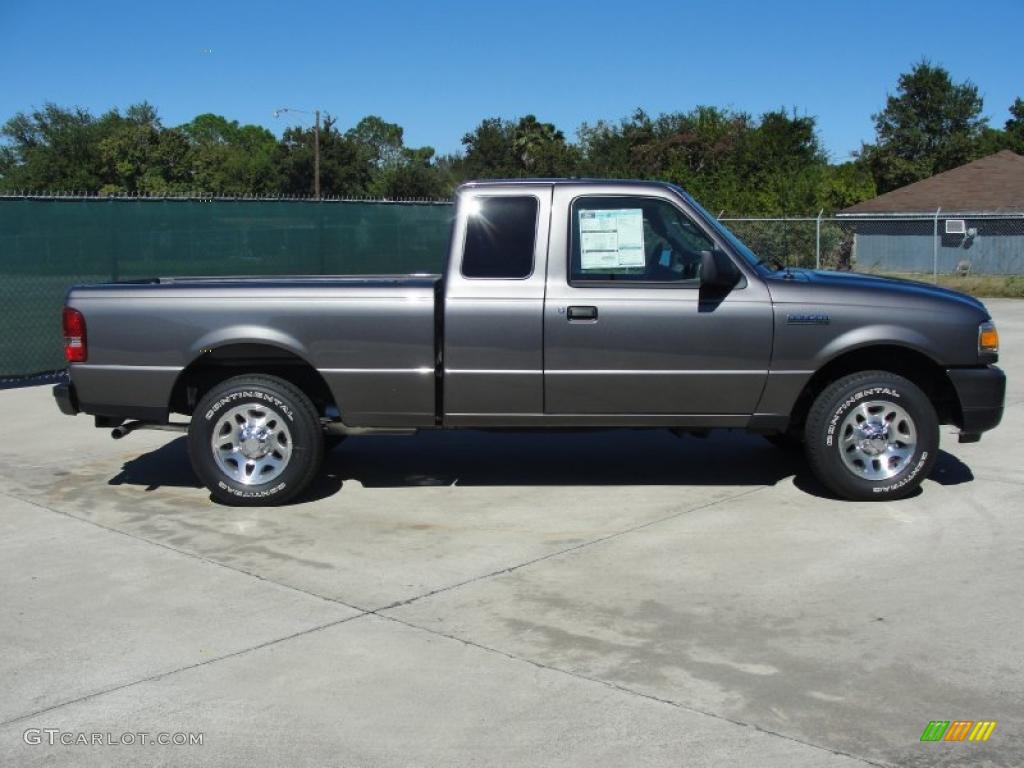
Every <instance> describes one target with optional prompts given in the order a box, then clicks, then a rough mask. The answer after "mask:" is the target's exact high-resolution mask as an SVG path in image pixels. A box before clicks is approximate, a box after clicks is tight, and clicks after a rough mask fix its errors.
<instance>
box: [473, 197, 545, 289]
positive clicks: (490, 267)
mask: <svg viewBox="0 0 1024 768" xmlns="http://www.w3.org/2000/svg"><path fill="white" fill-rule="evenodd" d="M536 233H537V198H536V197H532V196H530V197H525V196H524V197H511V196H501V197H482V196H481V197H476V198H474V199H473V201H472V204H471V208H470V213H469V218H468V220H467V222H466V245H465V248H464V250H463V253H462V274H463V276H464V277H469V278H525V277H529V276H530V274H531V273H532V272H533V250H534V241H535V239H536Z"/></svg>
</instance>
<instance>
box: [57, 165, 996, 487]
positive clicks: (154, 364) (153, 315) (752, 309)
mask: <svg viewBox="0 0 1024 768" xmlns="http://www.w3.org/2000/svg"><path fill="white" fill-rule="evenodd" d="M63 322H64V336H65V356H66V357H67V360H68V362H69V367H70V381H69V382H67V383H63V384H59V385H58V386H57V387H56V388H55V391H54V395H55V397H56V399H57V402H58V405H59V407H60V409H61V411H63V412H64V413H67V414H76V413H79V412H84V413H88V414H92V415H94V416H95V422H96V426H98V427H106V428H112V429H113V434H114V436H115V437H120V436H123V435H125V434H127V433H128V432H130V431H132V430H133V429H137V428H140V427H149V428H164V429H168V428H170V429H182V430H186V429H187V431H188V444H189V453H190V456H191V461H192V465H193V467H194V468H195V471H196V474H197V475H198V476H199V478H200V479H201V480H202V481H203V483H205V484H206V486H207V487H208V488H209V489H210V492H211V494H212V495H213V497H214V498H215V499H217V500H219V501H222V502H226V503H230V504H250V505H251V504H274V503H281V502H284V501H286V500H289V499H291V498H293V497H294V496H295V495H296V494H298V493H300V492H301V491H302V490H303V488H304V487H306V485H307V484H308V483H309V482H310V481H311V480H312V479H313V477H314V476H315V475H316V473H317V471H318V469H319V466H320V463H321V460H322V458H323V454H324V451H325V450H327V449H329V448H330V447H331V446H332V445H333V444H334V443H336V442H337V441H338V440H341V439H343V438H344V437H346V436H349V435H362V434H408V433H410V432H413V431H415V430H419V429H517V430H521V429H593V428H656V427H657V428H668V429H671V430H673V431H675V432H677V433H679V434H684V433H697V434H703V433H704V432H706V431H707V430H708V429H711V428H728V429H745V430H749V431H752V432H757V433H760V434H763V435H765V436H766V437H767V438H768V439H770V440H772V441H773V442H776V443H779V444H786V445H798V444H803V447H804V449H805V451H806V453H807V457H808V460H809V462H810V465H811V468H812V470H813V471H814V473H815V475H816V476H817V477H818V478H819V479H820V480H821V482H822V483H824V485H826V486H827V487H828V488H829V489H830V490H831V491H832V492H834V493H836V494H837V495H839V496H841V497H845V498H851V499H893V498H899V497H902V496H906V495H907V494H908V493H910V492H912V491H914V490H915V489H916V488H917V487H918V486H919V485H920V484H921V482H922V480H923V479H924V478H925V477H927V475H928V473H929V471H930V468H931V466H932V463H933V462H934V461H935V458H936V454H937V451H938V447H939V424H949V423H951V424H955V425H956V426H957V427H959V429H960V440H961V441H964V442H971V441H975V440H978V439H979V437H980V435H981V433H982V432H983V431H985V430H988V429H992V428H993V427H995V426H996V425H997V424H998V423H999V420H1000V418H1001V417H1002V412H1003V398H1004V391H1005V385H1006V382H1005V378H1004V375H1003V373H1002V371H1001V370H1000V369H999V368H997V367H995V366H994V365H993V363H995V362H996V361H997V356H998V335H997V333H996V329H995V326H994V325H993V323H992V320H991V317H990V316H989V313H988V312H987V311H986V309H985V306H984V305H983V304H982V303H981V302H979V301H977V300H975V299H973V298H970V297H968V296H965V295H962V294H959V293H956V292H954V291H949V290H944V289H940V288H937V287H934V286H931V285H926V284H922V283H914V282H907V281H900V280H893V279H886V278H882V277H869V276H864V275H856V274H849V273H839V272H820V271H819V272H815V271H808V270H803V269H786V268H783V267H781V266H773V265H770V264H766V263H765V262H764V261H762V260H759V259H758V257H757V256H756V255H755V254H753V253H752V252H751V251H750V249H748V248H747V247H746V246H745V245H744V244H743V243H742V242H740V241H739V240H738V239H737V238H736V237H735V236H734V235H733V234H732V233H731V232H729V230H727V229H726V228H725V227H723V226H722V225H721V224H720V223H719V222H718V221H717V220H716V219H715V217H713V216H711V215H709V214H708V213H707V212H706V211H705V210H704V209H703V208H701V207H700V205H698V204H697V202H696V201H695V200H694V199H693V198H692V197H690V196H689V195H688V194H686V193H685V192H684V191H683V190H681V189H679V188H678V187H675V186H673V185H670V184H662V183H647V182H628V181H582V180H524V181H507V182H504V181H503V182H476V183H470V184H465V185H463V186H462V187H460V188H459V190H458V191H457V193H456V200H455V217H454V222H453V226H452V234H451V242H450V252H449V256H448V264H447V269H446V273H445V274H444V275H409V276H381V277H289V278H266V277H264V278H259V277H245V278H235V277H219V278H160V279H153V280H148V281H141V282H135V283H113V284H106V285H94V286H87V287H76V288H73V289H72V290H71V291H70V293H69V295H68V298H67V303H66V306H65V307H64V313H63ZM175 413H177V414H183V415H187V416H191V420H190V421H189V422H188V423H185V422H182V423H173V422H171V417H172V414H175Z"/></svg>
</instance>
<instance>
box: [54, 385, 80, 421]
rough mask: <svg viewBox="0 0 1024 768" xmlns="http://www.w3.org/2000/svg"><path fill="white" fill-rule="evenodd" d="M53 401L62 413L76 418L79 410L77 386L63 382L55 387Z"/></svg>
mask: <svg viewBox="0 0 1024 768" xmlns="http://www.w3.org/2000/svg"><path fill="white" fill-rule="evenodd" d="M53 399H54V400H56V401H57V407H58V408H60V412H61V413H63V414H66V415H67V416H74V415H75V414H76V413H78V412H79V410H78V395H77V394H75V385H74V384H72V383H71V382H70V381H62V382H61V383H60V384H56V385H54V387H53Z"/></svg>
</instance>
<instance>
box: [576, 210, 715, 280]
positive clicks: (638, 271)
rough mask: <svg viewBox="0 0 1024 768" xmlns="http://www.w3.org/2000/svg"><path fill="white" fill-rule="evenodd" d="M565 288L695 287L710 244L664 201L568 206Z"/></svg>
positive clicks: (680, 212) (686, 219) (690, 221)
mask: <svg viewBox="0 0 1024 768" xmlns="http://www.w3.org/2000/svg"><path fill="white" fill-rule="evenodd" d="M570 215H571V216H572V222H571V224H572V226H571V230H570V231H571V233H572V234H571V239H572V243H571V246H570V249H569V282H570V283H587V284H592V283H608V284H623V285H629V284H636V283H669V284H678V285H680V286H681V287H682V286H693V287H696V286H697V285H698V284H699V282H700V264H701V252H702V251H709V250H712V249H713V248H714V243H713V242H712V241H711V240H710V239H709V238H708V237H707V235H705V234H704V233H703V232H702V231H701V230H700V228H699V227H698V226H697V225H696V223H695V222H694V221H693V220H692V219H690V217H689V216H687V215H686V214H685V213H683V212H682V211H681V210H679V209H678V208H676V207H675V206H674V205H672V204H671V203H669V202H668V201H665V200H658V199H655V198H636V197H581V198H578V199H577V200H575V201H574V202H573V205H572V210H571V214H570Z"/></svg>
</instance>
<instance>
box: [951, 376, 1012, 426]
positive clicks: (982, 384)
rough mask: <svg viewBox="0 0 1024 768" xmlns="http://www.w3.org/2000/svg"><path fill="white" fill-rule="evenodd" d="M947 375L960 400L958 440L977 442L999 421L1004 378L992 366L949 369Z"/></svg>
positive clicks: (1003, 396) (1001, 409)
mask: <svg viewBox="0 0 1024 768" xmlns="http://www.w3.org/2000/svg"><path fill="white" fill-rule="evenodd" d="M947 373H948V374H949V380H950V381H951V382H953V388H954V389H955V390H956V395H957V398H958V399H959V400H960V414H961V419H960V421H961V423H959V424H957V426H958V427H960V433H961V440H962V441H963V442H968V441H970V440H971V439H977V437H978V436H980V435H981V433H982V432H986V431H988V430H990V429H992V428H994V427H996V426H997V425H998V424H999V422H1000V421H1001V420H1002V418H1003V401H1004V399H1005V398H1006V374H1005V373H1003V372H1002V370H1001V369H999V368H997V367H996V366H994V365H986V366H985V367H983V368H950V369H949V370H948V371H947Z"/></svg>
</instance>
